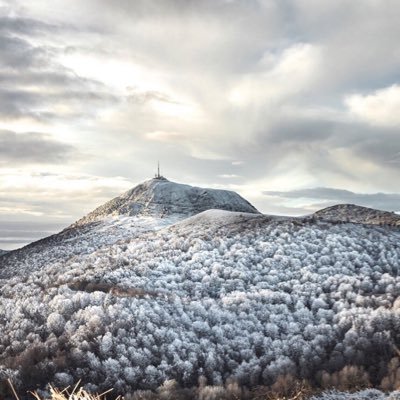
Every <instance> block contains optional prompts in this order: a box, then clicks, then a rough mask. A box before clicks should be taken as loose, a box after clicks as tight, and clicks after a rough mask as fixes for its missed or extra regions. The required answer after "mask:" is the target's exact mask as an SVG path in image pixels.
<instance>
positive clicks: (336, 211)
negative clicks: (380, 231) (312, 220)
mask: <svg viewBox="0 0 400 400" xmlns="http://www.w3.org/2000/svg"><path fill="white" fill-rule="evenodd" d="M313 215H314V216H315V217H317V218H320V219H324V220H329V221H342V222H352V223H355V224H369V225H389V226H400V215H397V214H395V213H394V212H388V211H381V210H375V209H373V208H368V207H361V206H357V205H355V204H338V205H336V206H332V207H327V208H324V209H322V210H319V211H317V212H316V213H314V214H313Z"/></svg>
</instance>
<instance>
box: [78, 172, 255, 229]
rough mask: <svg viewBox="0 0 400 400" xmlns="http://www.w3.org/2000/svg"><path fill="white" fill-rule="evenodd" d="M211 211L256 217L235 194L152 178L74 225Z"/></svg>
mask: <svg viewBox="0 0 400 400" xmlns="http://www.w3.org/2000/svg"><path fill="white" fill-rule="evenodd" d="M210 209H219V210H227V211H239V212H247V213H258V211H257V210H256V209H255V208H254V207H253V206H252V205H251V204H250V203H249V202H248V201H247V200H245V199H243V197H241V196H240V195H238V194H237V193H235V192H231V191H228V190H218V189H205V188H199V187H194V186H189V185H184V184H180V183H175V182H170V181H169V180H167V179H166V178H154V179H151V180H149V181H146V182H144V183H142V184H140V185H138V186H136V187H134V188H133V189H131V190H129V191H128V192H126V193H124V194H123V195H121V196H118V197H116V198H115V199H113V200H110V201H109V202H107V203H105V204H104V205H102V206H100V207H98V208H97V209H96V210H94V211H93V212H91V213H90V214H88V215H87V216H85V217H84V218H82V219H81V220H79V221H78V222H77V225H82V224H86V223H88V222H93V221H98V220H99V219H100V220H101V219H104V218H105V217H108V216H116V215H124V216H152V217H157V218H166V217H169V216H171V215H175V216H176V215H180V216H184V217H188V216H191V215H195V214H198V213H200V212H202V211H205V210H210Z"/></svg>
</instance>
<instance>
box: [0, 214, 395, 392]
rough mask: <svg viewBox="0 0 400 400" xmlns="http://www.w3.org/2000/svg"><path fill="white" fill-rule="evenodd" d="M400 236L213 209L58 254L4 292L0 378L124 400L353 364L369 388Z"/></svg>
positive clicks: (391, 311) (391, 304)
mask: <svg viewBox="0 0 400 400" xmlns="http://www.w3.org/2000/svg"><path fill="white" fill-rule="evenodd" d="M399 240H400V233H399V232H398V231H397V230H394V229H384V228H381V227H374V226H371V225H362V224H358V225H357V224H335V223H331V222H329V221H325V222H323V223H321V222H318V221H317V222H316V223H315V222H313V221H312V220H309V219H307V218H304V219H301V218H287V219H282V218H280V219H278V218H272V217H268V216H263V215H257V214H245V213H231V212H227V211H214V210H212V211H206V212H203V213H201V214H198V215H196V216H193V217H191V218H189V219H186V220H182V221H180V222H177V223H175V224H173V225H170V226H167V227H165V228H163V229H159V230H157V231H148V232H146V233H143V234H141V235H139V236H137V237H133V238H127V239H126V240H125V241H124V242H120V243H115V244H112V245H109V246H104V247H102V248H98V249H97V250H94V251H92V252H91V253H87V254H79V255H76V256H74V257H71V258H69V259H66V258H64V257H60V258H59V259H58V260H54V261H52V262H48V263H47V264H46V265H45V266H44V267H43V268H41V269H37V270H36V271H34V272H33V273H31V274H29V275H27V276H25V277H21V276H18V275H16V276H13V277H10V278H9V279H7V280H5V281H3V282H2V286H1V296H0V309H2V310H4V315H3V317H2V318H3V319H2V328H3V331H4V332H5V333H6V334H3V335H0V348H1V356H0V375H1V374H2V376H7V377H12V378H13V382H16V383H18V382H19V383H20V385H21V386H23V384H22V383H24V384H26V385H28V386H29V383H30V382H32V379H33V378H32V377H34V378H35V379H36V381H35V383H38V382H39V383H42V384H44V383H47V382H48V381H49V380H50V381H53V382H54V383H55V384H57V385H59V386H62V387H64V386H68V385H70V384H72V383H73V382H76V381H77V380H79V379H83V380H84V382H85V383H87V384H88V388H89V389H91V390H94V391H98V390H103V389H105V388H109V387H113V388H114V389H115V391H116V392H117V393H127V392H129V391H131V390H133V389H138V388H142V389H154V388H156V387H157V386H159V385H160V384H162V382H164V381H165V380H166V379H176V380H178V381H179V382H180V383H181V384H182V385H188V386H191V385H195V384H196V383H197V380H198V378H199V377H200V376H205V377H206V379H207V381H208V382H209V383H210V384H219V383H220V382H222V381H226V380H227V379H228V378H235V379H236V380H238V381H239V383H241V384H246V385H249V386H254V385H257V384H260V383H270V382H273V381H274V380H275V379H276V378H277V377H278V376H279V375H282V374H291V375H294V376H298V377H301V378H312V377H314V376H316V374H317V373H319V372H320V371H323V370H326V371H328V372H333V371H338V370H340V369H341V368H343V367H344V366H345V365H353V364H354V363H357V365H359V366H363V367H364V368H365V369H366V370H367V371H368V372H369V373H370V375H371V377H373V379H375V381H378V382H379V380H380V379H381V378H382V376H383V375H382V374H383V373H384V372H383V371H384V370H383V369H382V370H379V371H378V370H377V369H376V366H377V365H381V364H382V363H387V362H388V361H389V359H390V358H391V357H392V356H393V355H394V354H395V350H394V347H393V344H395V345H397V346H398V345H399V344H400V338H399V337H398V331H397V328H396V326H397V325H396V324H394V323H393V321H396V320H398V318H400V314H399V312H400V308H399V302H398V301H396V299H397V298H398V297H399V296H400V276H399V262H400V248H399V246H398V243H399ZM383 331H384V332H385V334H384V335H382V332H383ZM32 348H34V349H36V350H35V353H34V354H35V357H36V358H35V364H33V365H30V364H28V365H29V366H28V367H24V366H26V365H27V362H26V360H27V358H28V357H31V354H32V351H33V350H32ZM30 349H31V350H30ZM46 349H51V351H46ZM1 365H2V366H3V367H1ZM2 368H3V369H2ZM30 379H31V380H30ZM41 379H42V381H41Z"/></svg>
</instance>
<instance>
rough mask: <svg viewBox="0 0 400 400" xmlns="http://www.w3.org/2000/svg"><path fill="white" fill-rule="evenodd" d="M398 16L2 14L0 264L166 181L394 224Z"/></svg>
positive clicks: (261, 11) (59, 4) (220, 2)
mask: <svg viewBox="0 0 400 400" xmlns="http://www.w3.org/2000/svg"><path fill="white" fill-rule="evenodd" d="M399 20H400V2H399V1H398V0H336V1H321V0H135V1H130V0H113V1H108V0H85V1H81V0H35V1H31V2H27V1H22V0H9V1H8V0H7V1H4V0H0V248H2V249H12V248H16V247H20V246H22V245H24V244H26V243H28V242H30V241H32V240H35V239H37V238H40V237H43V236H47V235H48V234H50V233H52V232H56V231H58V230H60V229H62V228H64V227H66V226H68V225H69V224H70V223H72V222H74V221H76V220H77V219H79V218H80V217H81V216H83V215H85V214H86V213H87V212H89V211H91V210H92V209H94V208H95V207H96V206H98V205H101V204H102V203H104V202H105V201H107V200H109V199H111V198H113V197H115V196H117V195H119V194H120V193H122V192H124V191H125V190H128V189H129V188H131V187H133V186H135V185H136V184H138V183H140V182H142V181H144V180H147V179H150V178H152V177H153V176H154V173H155V170H156V165H157V160H160V163H161V168H162V173H163V175H165V176H166V177H167V178H168V179H170V180H172V181H176V182H182V183H188V184H192V185H198V186H206V187H215V188H226V189H230V190H235V191H237V192H238V193H240V194H241V195H242V196H244V197H246V198H247V199H248V200H249V201H251V202H252V203H253V204H254V205H255V206H256V207H257V208H258V209H259V210H260V211H262V212H265V213H273V214H287V215H302V214H308V213H311V212H313V211H315V210H317V209H320V208H323V207H326V206H330V205H333V204H337V203H343V202H346V203H347V202H350V203H356V204H360V205H364V206H369V207H375V208H380V209H385V210H389V211H396V212H398V211H400V185H399V183H398V182H399V178H400V130H399V129H400V46H399V44H398V38H399V37H400V24H399V23H398V21H399Z"/></svg>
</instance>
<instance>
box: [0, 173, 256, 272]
mask: <svg viewBox="0 0 400 400" xmlns="http://www.w3.org/2000/svg"><path fill="white" fill-rule="evenodd" d="M209 209H220V210H231V211H237V212H243V213H255V214H258V215H259V212H258V211H257V210H256V209H255V208H254V207H253V206H252V205H251V204H250V203H249V202H248V201H247V200H245V199H243V198H242V197H241V196H240V195H238V194H237V193H235V192H232V191H228V190H217V189H204V188H199V187H193V186H189V185H183V184H179V183H175V182H170V181H168V180H167V179H165V178H159V179H151V180H149V181H146V182H144V183H142V184H140V185H138V186H136V187H134V188H133V189H131V190H130V191H128V192H126V193H124V194H123V195H121V196H119V197H116V198H115V199H113V200H111V201H109V202H107V203H105V204H104V205H102V206H100V207H98V208H97V209H96V210H94V211H93V212H91V213H89V214H88V215H86V216H85V217H83V218H82V219H80V220H79V221H78V222H76V223H75V224H73V225H71V226H70V227H68V228H66V229H65V230H63V231H62V232H60V233H59V234H56V235H52V236H50V237H48V238H45V239H42V240H39V241H37V242H34V243H32V244H30V245H28V246H25V247H24V248H22V249H19V250H16V251H13V252H10V253H9V254H7V255H5V256H4V257H1V259H0V279H1V278H3V279H4V278H7V277H10V276H13V275H15V274H20V275H26V274H29V273H31V272H32V271H35V270H37V269H38V268H42V267H43V266H45V265H48V264H49V263H51V262H53V261H57V260H59V259H68V258H70V257H77V256H79V255H83V254H89V253H91V252H93V251H95V250H96V249H99V248H102V247H107V246H110V245H112V244H114V243H117V242H118V241H123V240H127V239H132V238H135V237H137V236H139V235H142V234H144V233H145V232H149V231H153V230H157V229H160V228H163V227H165V226H168V225H171V224H174V223H176V222H177V221H180V220H182V219H185V218H187V217H190V216H193V215H195V214H197V213H200V212H202V211H204V210H209Z"/></svg>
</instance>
